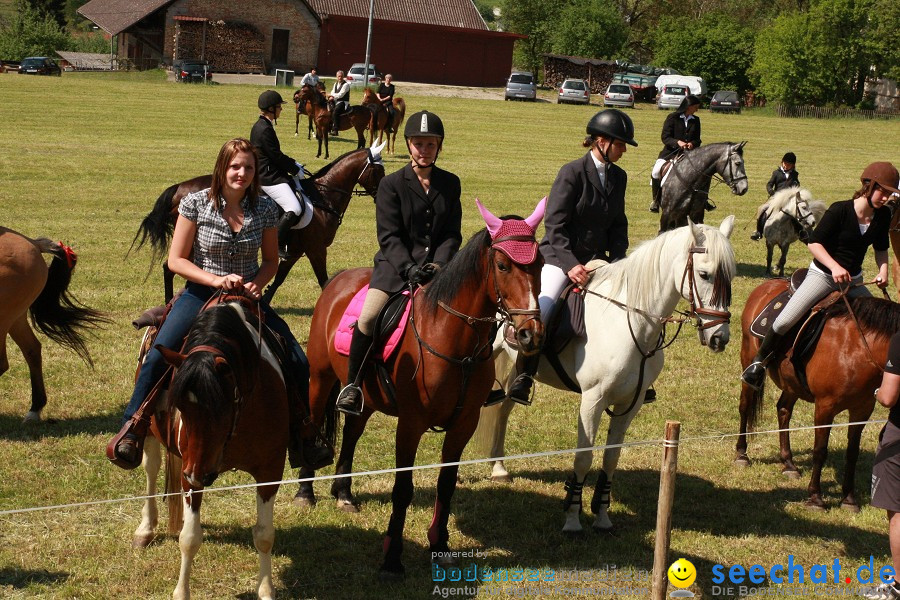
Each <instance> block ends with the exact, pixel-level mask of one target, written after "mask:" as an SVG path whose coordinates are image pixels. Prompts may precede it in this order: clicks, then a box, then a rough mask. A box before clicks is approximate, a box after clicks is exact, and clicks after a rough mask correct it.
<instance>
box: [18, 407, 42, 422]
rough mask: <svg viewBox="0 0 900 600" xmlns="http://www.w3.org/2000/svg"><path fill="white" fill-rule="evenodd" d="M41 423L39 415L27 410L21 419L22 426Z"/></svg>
mask: <svg viewBox="0 0 900 600" xmlns="http://www.w3.org/2000/svg"><path fill="white" fill-rule="evenodd" d="M40 422H41V413H39V412H37V411H34V410H29V411H28V412H27V413H25V417H23V418H22V424H23V425H36V424H38V423H40Z"/></svg>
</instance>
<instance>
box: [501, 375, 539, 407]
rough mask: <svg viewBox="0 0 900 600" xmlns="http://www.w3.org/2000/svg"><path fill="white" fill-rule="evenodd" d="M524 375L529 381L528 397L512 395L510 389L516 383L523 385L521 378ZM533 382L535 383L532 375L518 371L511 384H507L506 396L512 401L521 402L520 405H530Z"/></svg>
mask: <svg viewBox="0 0 900 600" xmlns="http://www.w3.org/2000/svg"><path fill="white" fill-rule="evenodd" d="M525 377H527V378H528V380H529V381H530V382H531V383H530V384H529V385H528V398H517V397H515V396H513V395H512V391H513V389H514V388H515V387H516V386H517V384H521V385H524V380H523V379H522V378H525ZM520 380H522V381H521V382H520ZM534 383H535V382H534V375H529V374H528V373H519V374H518V375H517V376H516V378H515V380H513V382H512V385H510V386H509V391H508V392H507V393H506V397H507V398H509V399H510V400H512V401H513V402H517V403H519V404H521V405H522V406H531V399H532V398H533V397H534V388H535V385H534Z"/></svg>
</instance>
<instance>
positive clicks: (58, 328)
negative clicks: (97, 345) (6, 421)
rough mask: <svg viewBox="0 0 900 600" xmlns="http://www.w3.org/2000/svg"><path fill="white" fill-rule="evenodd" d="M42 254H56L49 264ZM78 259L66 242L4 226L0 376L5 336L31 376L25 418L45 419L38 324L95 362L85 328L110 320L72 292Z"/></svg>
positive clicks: (0, 241)
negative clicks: (84, 304)
mask: <svg viewBox="0 0 900 600" xmlns="http://www.w3.org/2000/svg"><path fill="white" fill-rule="evenodd" d="M42 254H50V255H51V256H52V257H53V258H52V260H51V261H50V266H49V267H48V266H47V263H46V262H44V257H43V256H42ZM76 260H77V258H76V256H75V253H74V252H73V251H72V249H71V248H69V247H68V246H65V245H63V244H62V243H61V242H53V241H50V240H48V239H46V238H39V239H36V240H32V239H29V238H27V237H25V236H24V235H22V234H20V233H17V232H15V231H13V230H12V229H7V228H6V227H0V375H3V373H5V372H6V371H7V370H9V359H8V358H7V356H6V335H7V334H9V335H10V337H12V339H13V341H14V342H15V343H16V345H17V346H18V347H19V348H20V349H21V350H22V355H23V356H24V357H25V362H26V363H28V372H29V374H30V377H31V408H30V409H29V410H28V413H27V414H26V415H25V422H26V423H37V422H39V421H40V420H41V410H43V408H44V406H46V405H47V390H46V388H45V387H44V373H43V366H42V363H41V342H40V341H39V340H38V339H37V337H35V335H34V331H32V330H31V327H29V326H28V314H29V313H30V314H31V321H32V323H33V324H34V326H35V327H37V328H38V329H40V330H41V332H43V333H44V335H46V336H47V337H48V338H50V339H51V340H53V341H54V342H56V343H57V344H61V345H63V346H65V347H67V348H69V349H71V350H72V351H74V352H75V353H76V354H77V355H78V356H80V357H81V358H82V359H83V360H84V361H85V362H86V363H88V364H89V365H91V366H93V363H92V362H91V356H90V353H89V352H88V349H87V346H86V345H85V341H84V333H85V329H87V328H91V327H96V326H98V325H100V324H101V323H105V322H107V319H106V318H105V317H103V316H102V315H101V314H100V313H99V312H97V311H95V310H92V309H90V308H87V307H85V306H83V305H82V304H80V303H79V302H78V301H77V300H76V299H75V298H74V297H72V296H71V295H70V294H69V292H68V288H69V282H70V280H71V278H72V270H73V269H74V268H75V262H76Z"/></svg>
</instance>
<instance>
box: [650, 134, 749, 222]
mask: <svg viewBox="0 0 900 600" xmlns="http://www.w3.org/2000/svg"><path fill="white" fill-rule="evenodd" d="M746 143H747V142H741V143H740V144H735V143H733V142H719V143H716V144H709V145H707V146H701V147H700V148H697V149H696V150H689V151H686V152H685V153H684V154H683V155H681V157H679V158H678V159H677V160H676V161H675V162H674V163H672V165H671V168H670V169H669V172H668V174H666V175H664V179H663V183H662V188H661V190H660V209H661V214H660V218H659V231H660V232H663V231H669V230H670V229H675V228H676V227H684V226H685V225H687V224H688V217H690V218H691V221H692V222H694V223H702V222H703V213H704V210H705V208H704V207H705V205H706V201H707V199H708V197H707V196H708V194H707V193H706V192H705V191H703V190H706V189H709V181H710V179H711V178H712V177H713V176H714V175H719V176H721V177H722V179H723V180H724V181H725V183H726V184H728V187H730V188H731V191H732V193H733V194H735V195H736V196H743V195H744V194H746V193H747V187H748V186H747V173H746V171H744V144H746Z"/></svg>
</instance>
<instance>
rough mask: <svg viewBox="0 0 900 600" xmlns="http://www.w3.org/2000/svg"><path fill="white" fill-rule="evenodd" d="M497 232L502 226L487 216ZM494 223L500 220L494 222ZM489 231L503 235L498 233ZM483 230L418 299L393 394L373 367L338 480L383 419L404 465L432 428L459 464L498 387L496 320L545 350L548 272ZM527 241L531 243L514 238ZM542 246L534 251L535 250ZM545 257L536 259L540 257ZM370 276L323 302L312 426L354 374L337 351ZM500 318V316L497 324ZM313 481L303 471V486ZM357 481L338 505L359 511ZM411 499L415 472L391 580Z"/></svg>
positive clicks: (396, 495)
mask: <svg viewBox="0 0 900 600" xmlns="http://www.w3.org/2000/svg"><path fill="white" fill-rule="evenodd" d="M542 217H543V203H542V204H540V205H539V206H538V208H537V210H536V211H535V213H534V214H533V215H532V216H531V217H529V218H528V219H526V220H525V221H524V222H521V221H520V223H522V224H521V225H520V223H516V224H515V225H512V224H511V226H514V227H519V230H520V231H521V230H523V229H524V228H525V227H526V226H527V227H530V228H531V231H532V235H531V238H532V239H533V232H534V228H536V227H537V224H538V223H539V222H540V219H541V218H542ZM485 220H486V221H487V222H488V223H489V224H491V223H494V222H495V223H497V224H498V225H499V224H500V223H501V221H500V219H497V218H496V217H493V216H492V215H491V216H490V217H486V219H485ZM494 220H495V221H494ZM491 231H496V229H492V230H491ZM497 237H498V239H497V240H496V242H495V241H494V240H492V237H491V234H489V232H488V230H485V229H482V230H481V231H480V232H478V233H476V234H475V235H474V236H472V238H471V239H470V240H469V242H468V244H466V246H465V247H464V248H463V249H462V250H460V251H459V252H458V253H457V254H456V256H455V257H454V258H453V259H452V260H451V261H450V262H449V263H448V264H447V265H446V266H445V267H444V268H443V269H442V270H440V272H438V274H437V275H436V276H435V278H434V280H433V281H432V282H431V283H430V284H429V285H427V286H426V287H425V288H424V289H423V290H420V293H417V294H416V295H415V297H414V299H413V300H412V308H411V311H410V315H409V318H408V320H407V323H406V330H405V332H404V334H403V337H402V339H401V341H400V342H399V347H398V348H397V350H396V351H395V353H394V354H393V355H392V357H391V358H389V359H388V360H387V361H386V362H385V364H384V368H385V369H386V372H387V373H389V374H390V377H391V379H392V380H393V388H394V393H391V392H390V391H386V390H389V388H385V387H382V384H379V381H378V378H377V376H376V375H377V374H376V372H375V371H376V369H375V368H371V367H370V368H369V373H368V375H367V376H366V377H365V380H364V383H363V392H364V397H365V405H364V408H363V412H362V415H360V416H348V417H347V418H346V420H345V422H344V428H343V442H342V444H341V452H340V456H339V458H338V461H337V466H336V468H335V473H337V474H347V473H351V472H352V471H353V454H354V451H355V450H356V444H357V441H358V440H359V438H360V436H361V435H362V433H363V430H364V429H365V426H366V422H367V421H368V420H369V417H371V416H372V414H373V413H374V412H375V411H379V412H382V413H385V414H388V415H392V416H395V417H397V434H396V450H395V452H396V456H395V458H396V465H397V467H399V468H403V467H411V466H412V465H413V463H414V462H415V458H416V451H417V449H418V447H419V442H420V440H421V438H422V434H424V433H425V432H426V431H427V430H428V429H429V428H432V429H435V428H440V429H441V430H443V431H444V432H445V437H444V444H443V447H442V450H441V461H442V462H445V463H450V462H454V461H458V460H459V458H460V456H461V454H462V451H463V448H465V446H466V443H468V441H469V438H471V437H472V433H473V432H474V431H475V426H476V425H477V424H478V415H479V412H480V410H481V406H482V405H483V404H484V402H485V400H486V399H487V396H488V393H489V392H490V390H491V386H492V385H493V381H494V365H493V361H492V360H491V338H492V328H493V326H494V324H495V323H496V322H497V321H508V322H510V323H512V324H513V326H514V327H515V328H516V336H517V339H518V340H519V342H520V344H521V347H522V348H523V351H524V352H525V353H528V354H533V353H535V352H537V351H538V350H539V348H540V345H541V343H542V342H543V325H542V323H541V321H540V311H539V310H538V308H537V305H538V304H537V295H538V292H539V288H540V275H541V263H542V261H541V260H540V258H535V259H534V260H532V262H531V263H530V264H527V265H521V264H517V263H515V262H513V261H512V260H511V259H510V258H509V257H508V256H507V255H506V254H504V251H503V250H502V248H497V247H495V245H494V244H495V243H500V242H501V241H502V237H501V236H499V235H498V236H497ZM515 237H517V238H526V237H528V236H515ZM534 243H535V244H536V242H534ZM539 256H540V254H539V253H538V254H537V257H539ZM371 274H372V269H363V268H360V269H352V270H349V271H344V272H342V273H339V274H338V275H336V276H335V277H334V279H332V280H331V281H330V282H329V283H328V285H327V286H325V289H324V290H322V295H321V296H320V297H319V301H318V302H317V303H316V307H315V310H314V312H313V317H312V324H311V326H310V333H309V346H308V350H307V352H308V354H309V362H310V365H311V368H312V373H311V378H310V389H309V393H310V404H311V411H312V413H313V420H314V421H315V422H316V423H317V424H319V425H321V424H322V423H323V422H324V421H325V413H326V411H333V410H334V405H335V399H336V395H337V394H336V392H337V387H338V386H339V383H340V380H341V379H343V378H345V377H346V375H347V357H345V356H343V355H341V354H339V353H338V352H337V351H336V350H335V347H334V339H335V333H336V329H337V326H338V323H339V321H340V320H341V316H342V315H343V314H344V311H345V309H346V308H347V305H348V304H349V303H350V300H351V299H352V298H353V296H354V295H355V294H356V293H357V292H358V291H359V290H360V289H361V288H362V287H363V286H365V285H366V284H368V282H369V278H370V277H371ZM498 314H499V315H502V316H499V317H498ZM458 468H459V467H458V466H445V467H441V470H440V474H439V476H438V483H437V501H436V503H435V506H434V519H433V521H432V525H431V527H430V528H429V529H428V541H429V543H430V546H431V552H432V553H438V554H436V555H435V554H432V556H436V562H440V563H443V562H444V559H446V558H449V556H450V555H449V550H448V545H447V542H448V540H449V537H450V535H449V532H448V529H447V522H448V519H449V517H450V500H451V498H452V497H453V492H454V491H455V489H456V476H457V471H458ZM311 475H313V473H312V472H311V471H309V470H308V469H301V471H300V477H309V476H311ZM350 483H351V480H350V478H349V477H343V478H339V479H335V480H334V483H333V485H332V487H331V493H332V495H333V496H334V497H335V498H337V500H338V506H339V507H341V508H343V509H344V510H347V511H349V512H355V511H356V506H357V503H356V500H355V499H354V498H353V495H352V493H351V491H350ZM412 497H413V480H412V472H410V471H408V470H407V471H399V472H397V473H396V475H395V479H394V488H393V492H392V494H391V501H392V505H393V510H392V513H391V519H390V524H389V525H388V530H387V534H386V537H385V540H384V546H383V549H384V562H383V564H382V566H381V574H382V576H383V577H384V578H394V577H398V576H401V575H402V574H403V572H404V568H403V564H402V563H401V554H402V552H403V528H404V525H405V522H406V511H407V508H408V507H409V504H410V502H411V501H412ZM297 500H298V501H299V502H300V503H301V504H303V503H306V504H313V503H314V502H315V496H314V493H313V488H312V485H311V484H310V483H304V484H301V487H300V491H299V492H298V494H297Z"/></svg>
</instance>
